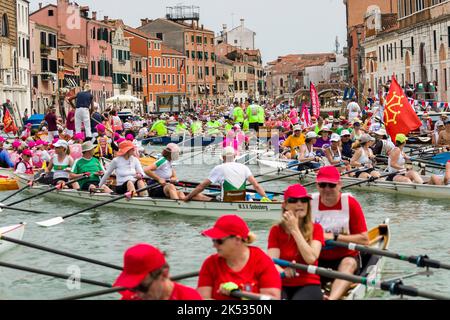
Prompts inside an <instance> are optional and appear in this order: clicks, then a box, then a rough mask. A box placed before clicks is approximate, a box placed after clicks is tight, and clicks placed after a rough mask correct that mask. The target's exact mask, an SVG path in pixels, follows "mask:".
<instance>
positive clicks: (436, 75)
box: [434, 69, 439, 84]
mask: <svg viewBox="0 0 450 320" xmlns="http://www.w3.org/2000/svg"><path fill="white" fill-rule="evenodd" d="M434 79H435V80H436V82H437V83H438V84H439V78H438V71H437V69H436V70H434Z"/></svg>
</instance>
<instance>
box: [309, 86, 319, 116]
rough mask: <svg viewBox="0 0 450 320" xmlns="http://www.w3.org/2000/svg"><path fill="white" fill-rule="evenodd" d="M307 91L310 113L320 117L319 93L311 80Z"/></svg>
mask: <svg viewBox="0 0 450 320" xmlns="http://www.w3.org/2000/svg"><path fill="white" fill-rule="evenodd" d="M309 92H310V95H311V107H312V114H313V116H314V117H316V118H318V117H320V101H319V95H318V94H317V90H316V87H315V86H314V83H312V82H310V89H309Z"/></svg>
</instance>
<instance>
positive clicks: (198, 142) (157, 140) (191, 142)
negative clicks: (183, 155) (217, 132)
mask: <svg viewBox="0 0 450 320" xmlns="http://www.w3.org/2000/svg"><path fill="white" fill-rule="evenodd" d="M215 140H216V137H214V136H197V137H195V138H193V139H191V137H189V136H187V137H184V136H183V135H173V136H163V137H151V138H146V139H142V140H140V141H141V143H142V145H143V146H145V145H147V144H149V143H150V144H151V145H155V146H162V145H164V146H165V145H167V144H169V143H175V144H178V145H180V147H190V148H191V147H206V146H209V145H210V144H212V143H214V141H215Z"/></svg>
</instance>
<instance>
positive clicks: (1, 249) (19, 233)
mask: <svg viewBox="0 0 450 320" xmlns="http://www.w3.org/2000/svg"><path fill="white" fill-rule="evenodd" d="M24 232H25V223H20V224H15V225H12V226H8V227H2V228H0V234H1V235H2V236H5V237H8V238H13V239H17V240H22V238H23V233H24ZM14 246H15V244H14V243H12V242H9V241H5V240H1V239H0V254H2V253H5V252H6V251H8V250H9V249H11V248H13V247H14Z"/></svg>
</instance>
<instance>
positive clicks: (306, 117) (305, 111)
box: [301, 103, 313, 129]
mask: <svg viewBox="0 0 450 320" xmlns="http://www.w3.org/2000/svg"><path fill="white" fill-rule="evenodd" d="M301 119H302V123H303V129H305V128H310V127H311V126H312V125H313V123H312V122H311V115H310V114H309V108H308V106H307V105H306V104H305V103H303V104H302V116H301Z"/></svg>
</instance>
